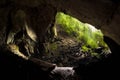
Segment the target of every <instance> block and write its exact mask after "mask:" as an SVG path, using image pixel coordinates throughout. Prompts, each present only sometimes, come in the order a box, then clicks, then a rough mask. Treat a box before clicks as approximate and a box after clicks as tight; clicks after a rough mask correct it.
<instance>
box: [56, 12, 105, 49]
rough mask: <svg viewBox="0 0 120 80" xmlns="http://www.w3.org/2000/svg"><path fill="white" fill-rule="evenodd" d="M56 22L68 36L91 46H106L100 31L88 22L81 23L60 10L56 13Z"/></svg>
mask: <svg viewBox="0 0 120 80" xmlns="http://www.w3.org/2000/svg"><path fill="white" fill-rule="evenodd" d="M56 24H59V25H61V26H62V28H63V30H64V31H65V32H67V33H68V34H69V35H70V36H72V37H75V38H76V39H77V40H78V41H79V42H83V43H84V44H85V45H87V46H90V47H91V48H96V47H99V46H106V44H105V43H104V41H103V34H102V32H101V31H100V30H98V29H96V28H95V27H93V26H92V25H90V24H87V23H82V22H80V21H79V20H78V19H76V18H74V17H71V16H69V15H67V14H64V13H62V12H58V13H57V15H56Z"/></svg>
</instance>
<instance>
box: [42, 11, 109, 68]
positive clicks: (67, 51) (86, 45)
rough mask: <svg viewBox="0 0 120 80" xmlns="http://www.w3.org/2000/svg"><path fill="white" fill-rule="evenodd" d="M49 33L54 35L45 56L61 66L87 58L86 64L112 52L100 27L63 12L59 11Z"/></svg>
mask: <svg viewBox="0 0 120 80" xmlns="http://www.w3.org/2000/svg"><path fill="white" fill-rule="evenodd" d="M48 33H50V36H51V35H52V37H50V36H49V37H48V38H49V39H48V40H49V43H47V44H46V45H45V46H46V53H47V56H45V57H46V58H47V59H48V60H50V59H51V58H52V60H51V62H53V63H56V64H57V65H59V66H73V65H76V63H77V61H78V60H80V59H87V60H84V61H86V62H84V63H85V64H86V63H89V62H92V61H94V60H97V59H100V58H101V57H103V56H104V57H105V56H107V55H108V54H110V53H111V51H110V48H109V47H108V45H107V44H106V43H105V42H104V40H103V35H104V34H103V33H102V31H101V30H100V29H96V28H95V27H94V26H92V25H91V24H88V23H83V22H81V21H79V20H78V19H76V18H74V17H72V16H70V15H68V14H64V13H63V12H57V14H56V17H55V25H54V26H53V27H52V28H51V29H50V30H49V31H48ZM48 56H49V57H48ZM45 57H44V59H45V60H46V58H45ZM53 59H54V60H53Z"/></svg>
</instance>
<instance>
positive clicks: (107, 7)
mask: <svg viewBox="0 0 120 80" xmlns="http://www.w3.org/2000/svg"><path fill="white" fill-rule="evenodd" d="M45 2H46V3H48V4H52V5H53V6H55V7H56V8H57V9H58V11H64V12H66V13H68V14H70V15H72V16H74V17H76V18H78V19H79V20H81V21H83V22H87V23H90V24H92V25H94V26H96V27H97V28H100V29H101V30H102V31H103V33H104V34H105V36H108V37H110V38H112V39H113V40H115V41H116V42H117V43H119V44H120V33H119V26H120V25H119V22H120V19H119V17H120V4H119V1H118V0H105V1H104V0H92V1H90V0H76V1H73V0H69V1H63V0H45V1H41V0H20V1H19V0H1V1H0V8H1V9H0V15H1V16H2V17H1V18H0V23H2V24H1V26H2V27H3V26H5V22H6V18H7V14H8V12H9V10H10V7H8V6H9V5H10V4H13V3H15V4H16V5H22V6H28V7H38V6H39V5H40V4H42V3H45ZM48 13H49V12H48ZM2 29H4V28H2ZM2 29H1V31H2Z"/></svg>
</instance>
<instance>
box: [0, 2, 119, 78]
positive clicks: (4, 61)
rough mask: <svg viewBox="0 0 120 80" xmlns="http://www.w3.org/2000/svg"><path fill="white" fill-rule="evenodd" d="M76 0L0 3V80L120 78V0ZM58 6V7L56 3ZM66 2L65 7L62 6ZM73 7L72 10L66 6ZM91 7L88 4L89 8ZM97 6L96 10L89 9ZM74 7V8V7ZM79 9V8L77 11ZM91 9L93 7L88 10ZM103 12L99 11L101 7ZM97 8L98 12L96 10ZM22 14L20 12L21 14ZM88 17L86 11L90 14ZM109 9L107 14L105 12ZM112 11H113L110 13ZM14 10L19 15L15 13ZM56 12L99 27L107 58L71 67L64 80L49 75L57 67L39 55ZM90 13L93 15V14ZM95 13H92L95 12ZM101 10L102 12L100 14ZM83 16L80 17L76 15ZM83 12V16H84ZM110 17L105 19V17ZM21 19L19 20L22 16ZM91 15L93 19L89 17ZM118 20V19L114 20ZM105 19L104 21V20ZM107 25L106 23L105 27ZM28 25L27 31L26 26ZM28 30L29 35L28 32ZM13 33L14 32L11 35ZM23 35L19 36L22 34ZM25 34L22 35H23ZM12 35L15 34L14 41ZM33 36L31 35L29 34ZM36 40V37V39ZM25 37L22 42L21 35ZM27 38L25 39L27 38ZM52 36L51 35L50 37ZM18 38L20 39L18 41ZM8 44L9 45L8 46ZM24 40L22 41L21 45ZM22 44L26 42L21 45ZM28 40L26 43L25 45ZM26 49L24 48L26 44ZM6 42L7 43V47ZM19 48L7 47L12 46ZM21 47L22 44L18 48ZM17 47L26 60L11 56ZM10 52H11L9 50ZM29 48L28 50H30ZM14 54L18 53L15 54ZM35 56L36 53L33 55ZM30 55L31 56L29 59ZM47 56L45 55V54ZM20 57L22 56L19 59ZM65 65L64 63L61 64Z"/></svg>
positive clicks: (55, 75)
mask: <svg viewBox="0 0 120 80" xmlns="http://www.w3.org/2000/svg"><path fill="white" fill-rule="evenodd" d="M82 1H83V0H81V1H80V2H81V3H80V2H79V1H78V0H76V1H75V2H74V3H73V1H72V0H70V1H68V2H67V1H65V2H64V1H63V0H58V1H52V0H50V1H46V0H45V1H40V0H26V1H25V2H24V0H21V1H18V0H1V1H0V29H1V31H0V66H1V67H0V73H1V74H0V75H1V79H4V80H5V79H17V80H22V79H24V80H41V79H44V80H104V79H107V80H108V79H113V80H115V79H119V76H118V73H119V71H118V70H119V56H120V50H119V49H120V43H119V41H120V34H119V25H120V24H119V21H120V19H118V18H119V17H120V13H119V11H120V3H119V2H120V1H119V0H106V1H104V0H101V1H100V0H98V1H97V0H93V1H91V2H90V1H89V0H85V1H83V5H81V6H79V4H82ZM58 3H60V4H58ZM64 3H65V4H64ZM69 4H70V5H73V8H72V7H70V6H69ZM89 4H90V5H89ZM92 4H96V5H95V6H96V8H95V7H93V6H92ZM75 5H76V6H75ZM116 5H117V6H116ZM78 6H79V8H77V7H78ZM91 6H92V7H91ZM102 6H103V7H105V8H104V9H101V8H103V7H102ZM89 7H90V9H87V8H89ZM97 9H99V11H98V12H97V11H96V10H97ZM20 10H22V11H24V12H25V13H24V12H22V11H20ZM89 10H90V11H91V13H89V14H88V12H90V11H89ZM107 10H108V11H107ZM112 10H113V11H112ZM115 10H116V11H115ZM17 11H18V12H20V15H19V13H18V14H17ZM57 11H62V12H64V13H67V14H70V15H73V16H74V17H76V18H78V19H81V20H82V19H83V22H85V21H86V22H89V23H91V24H94V25H95V26H97V28H100V29H101V30H102V31H103V33H104V34H105V35H104V41H105V42H106V43H107V45H108V46H109V48H110V50H111V52H112V53H111V54H110V55H109V56H107V58H106V57H103V58H101V59H99V60H98V61H97V62H91V63H89V64H79V63H78V66H75V67H73V70H75V74H74V76H68V78H64V76H62V75H61V74H62V73H60V74H59V73H58V74H57V73H55V74H54V73H51V71H52V70H53V69H54V68H55V67H56V65H54V64H53V63H50V62H49V61H48V62H46V61H44V60H41V56H43V54H41V53H44V52H45V47H44V45H43V43H45V42H46V41H47V39H46V32H47V30H48V29H52V26H53V25H54V22H55V16H56V13H57ZM92 11H93V12H92ZM94 11H95V12H94ZM103 11H104V12H105V13H103ZM77 13H78V14H80V15H82V16H79V15H78V14H77ZM84 13H85V15H83V14H84ZM107 14H109V15H108V16H106V15H107ZM21 16H22V17H21ZM91 16H93V18H91ZM117 17H118V18H117ZM104 18H105V19H104ZM108 22H109V24H108ZM26 25H27V26H30V29H28V28H27V26H26ZM29 30H30V31H31V32H29ZM12 32H13V33H12ZM34 32H35V33H34ZM21 33H22V34H21ZM23 33H24V34H25V35H24V34H23ZM12 34H15V36H14V38H15V39H16V40H14V41H15V42H14V41H13V42H12V40H11V39H10V38H12V37H13V36H12ZM16 34H17V35H16ZM30 34H33V35H30ZM34 34H35V35H36V36H37V38H36V36H35V35H34ZM23 35H24V38H25V39H24V38H23V39H21V36H23ZM26 35H27V36H26ZM50 36H52V37H53V35H50ZM20 39H21V40H20ZM10 41H11V42H12V43H10ZM22 41H23V42H22ZM24 41H25V42H24ZM27 41H28V42H27ZM26 42H27V44H28V45H27V47H28V48H26V46H25V48H24V47H23V46H24V45H26V44H25V43H26ZM8 43H9V44H8ZM13 43H14V44H16V45H19V47H16V46H15V48H10V46H14V45H12V44H13ZM21 44H22V45H21ZM18 48H20V50H21V51H20V52H22V53H26V52H25V50H24V49H28V51H29V53H31V54H30V55H29V54H28V55H27V58H26V57H25V58H24V56H23V55H19V56H18V54H17V55H16V54H14V49H18ZM11 49H13V52H12V50H11ZM29 49H30V50H29ZM16 53H17V52H16ZM34 53H36V54H34ZM31 55H32V56H31ZM45 55H47V54H45ZM21 56H23V57H21ZM63 62H64V61H63Z"/></svg>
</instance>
